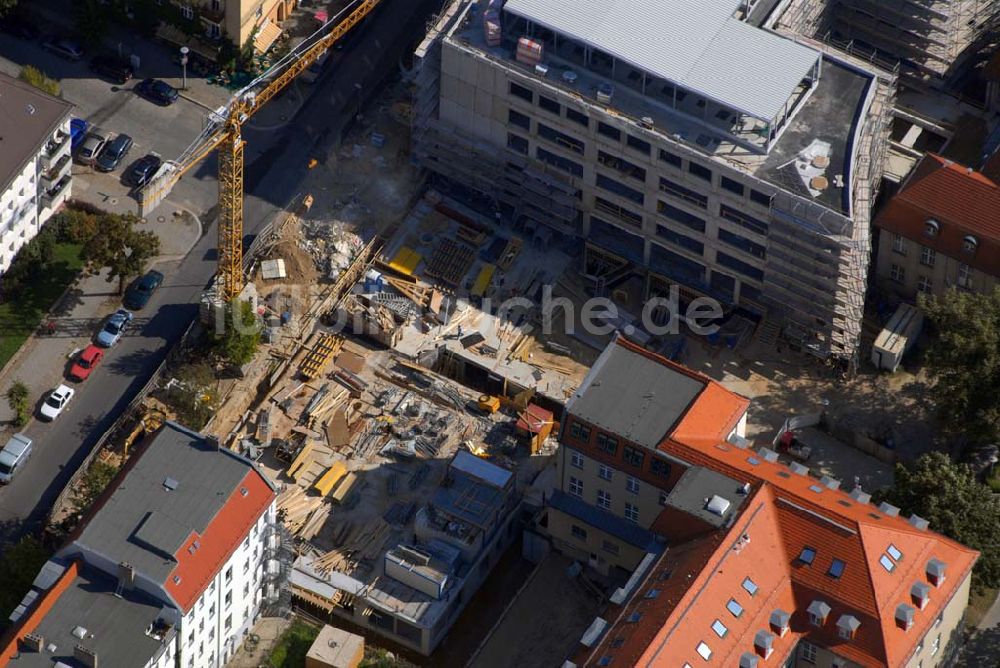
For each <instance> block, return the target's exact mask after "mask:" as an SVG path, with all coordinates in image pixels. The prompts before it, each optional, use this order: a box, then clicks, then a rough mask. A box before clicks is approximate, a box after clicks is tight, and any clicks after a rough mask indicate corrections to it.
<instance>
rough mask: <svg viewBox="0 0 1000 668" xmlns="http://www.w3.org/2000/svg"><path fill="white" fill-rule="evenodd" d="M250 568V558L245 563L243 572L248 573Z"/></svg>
mask: <svg viewBox="0 0 1000 668" xmlns="http://www.w3.org/2000/svg"><path fill="white" fill-rule="evenodd" d="M249 570H250V560H249V559H247V560H246V563H244V564H243V572H244V573H246V572H247V571H249Z"/></svg>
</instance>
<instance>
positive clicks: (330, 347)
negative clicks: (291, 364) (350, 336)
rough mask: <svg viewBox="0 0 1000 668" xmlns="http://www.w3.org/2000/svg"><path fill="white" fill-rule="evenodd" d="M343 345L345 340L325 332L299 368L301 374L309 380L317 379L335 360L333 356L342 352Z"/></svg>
mask: <svg viewBox="0 0 1000 668" xmlns="http://www.w3.org/2000/svg"><path fill="white" fill-rule="evenodd" d="M343 345H344V339H342V338H341V337H339V336H336V335H335V334H329V333H327V332H323V333H322V334H320V337H319V341H317V342H316V345H315V346H313V349H312V350H310V351H309V352H308V353H307V354H306V356H305V358H303V360H302V364H301V365H300V366H299V373H300V374H302V377H303V378H305V379H307V380H309V379H312V378H315V377H316V376H318V375H319V374H320V373H321V372H322V371H323V367H325V366H326V365H327V363H328V362H329V361H330V360H331V359H333V356H334V355H336V354H337V353H338V352H340V348H341V347H342V346H343Z"/></svg>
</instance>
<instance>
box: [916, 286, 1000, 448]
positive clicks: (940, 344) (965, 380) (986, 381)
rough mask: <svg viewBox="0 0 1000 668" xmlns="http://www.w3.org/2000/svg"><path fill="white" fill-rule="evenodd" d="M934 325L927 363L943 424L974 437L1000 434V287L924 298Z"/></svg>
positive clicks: (984, 439)
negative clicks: (990, 292) (983, 291)
mask: <svg viewBox="0 0 1000 668" xmlns="http://www.w3.org/2000/svg"><path fill="white" fill-rule="evenodd" d="M920 307H921V308H922V309H923V310H924V313H925V314H926V316H927V319H928V320H929V321H930V323H931V325H932V326H933V329H934V331H935V337H934V339H933V341H932V343H931V345H930V347H929V349H928V351H927V356H926V359H927V369H928V371H929V372H930V375H931V378H932V379H933V380H934V396H935V398H936V401H937V409H938V415H939V417H940V419H941V422H942V424H944V426H945V427H946V428H947V429H949V430H950V431H951V432H953V433H955V434H964V435H965V436H967V437H968V438H969V439H971V440H972V441H978V442H989V441H993V440H995V439H996V438H997V437H998V435H1000V402H998V401H997V396H1000V288H996V289H995V290H994V291H993V293H992V294H977V293H971V292H965V291H959V290H949V291H948V292H946V293H945V294H944V295H943V296H941V297H932V298H929V299H922V300H921V302H920Z"/></svg>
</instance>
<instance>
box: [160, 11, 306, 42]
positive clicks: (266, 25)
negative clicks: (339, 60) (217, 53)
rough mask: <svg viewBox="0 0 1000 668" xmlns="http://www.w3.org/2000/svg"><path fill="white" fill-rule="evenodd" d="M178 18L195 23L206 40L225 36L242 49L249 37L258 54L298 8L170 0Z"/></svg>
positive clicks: (275, 37)
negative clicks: (175, 8)
mask: <svg viewBox="0 0 1000 668" xmlns="http://www.w3.org/2000/svg"><path fill="white" fill-rule="evenodd" d="M171 2H172V3H173V4H174V5H176V6H177V7H178V9H180V12H181V16H183V17H184V18H185V19H187V20H189V21H193V20H197V21H198V23H199V24H200V25H201V26H202V28H203V29H204V34H205V36H206V37H209V38H211V39H219V38H221V37H223V36H227V37H228V38H229V39H230V40H231V41H232V42H233V44H235V45H237V46H243V45H244V44H246V42H247V40H248V39H250V37H251V36H253V39H254V48H255V49H256V51H257V52H258V53H260V52H264V51H267V50H268V49H269V48H270V47H271V45H272V44H274V42H275V40H277V39H278V37H279V36H280V35H281V26H280V25H279V24H280V23H281V22H282V21H284V20H285V19H287V18H288V16H289V14H291V12H292V10H294V9H295V8H296V7H297V6H298V4H299V3H298V0H171Z"/></svg>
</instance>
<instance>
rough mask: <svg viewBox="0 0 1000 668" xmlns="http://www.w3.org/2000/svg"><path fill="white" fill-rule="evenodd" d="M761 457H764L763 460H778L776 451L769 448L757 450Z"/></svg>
mask: <svg viewBox="0 0 1000 668" xmlns="http://www.w3.org/2000/svg"><path fill="white" fill-rule="evenodd" d="M757 454H759V455H760V456H761V457H763V458H764V461H765V462H776V461H778V453H777V452H775V451H774V450H772V449H771V448H761V449H760V450H758V451H757Z"/></svg>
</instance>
